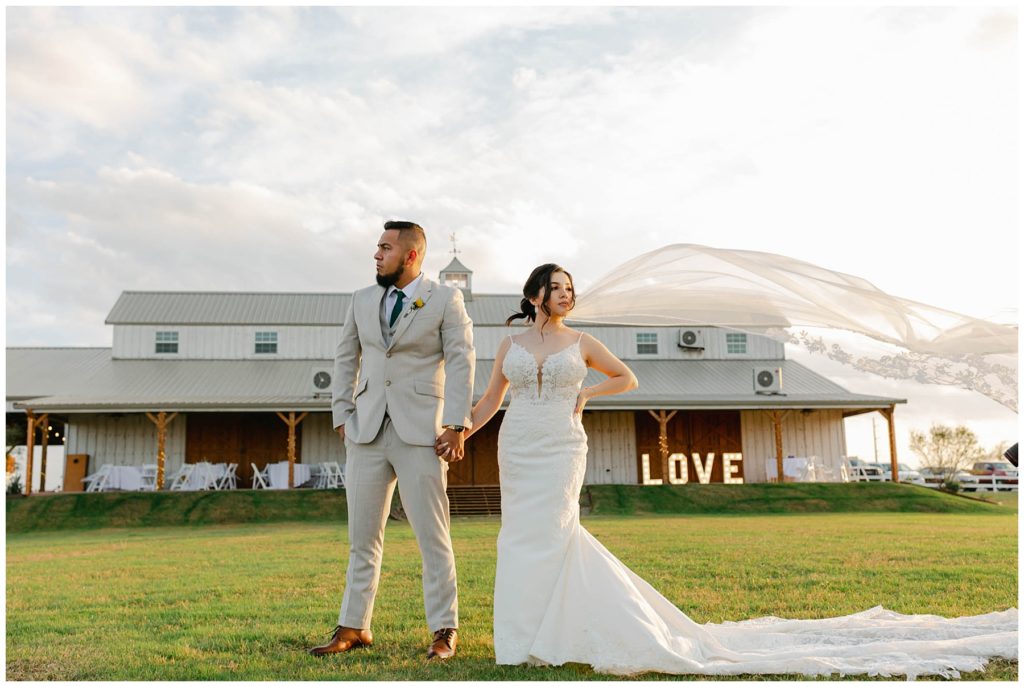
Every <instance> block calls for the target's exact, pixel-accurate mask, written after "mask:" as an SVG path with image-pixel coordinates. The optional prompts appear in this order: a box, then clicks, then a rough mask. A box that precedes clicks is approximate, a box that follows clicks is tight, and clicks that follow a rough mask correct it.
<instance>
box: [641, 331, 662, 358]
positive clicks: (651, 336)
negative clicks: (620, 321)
mask: <svg viewBox="0 0 1024 687" xmlns="http://www.w3.org/2000/svg"><path fill="white" fill-rule="evenodd" d="M636 352H637V354H651V353H653V354H657V353H658V335H657V334H656V333H654V332H637V335H636Z"/></svg>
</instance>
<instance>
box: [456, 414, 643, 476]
mask: <svg viewBox="0 0 1024 687" xmlns="http://www.w3.org/2000/svg"><path fill="white" fill-rule="evenodd" d="M634 418H635V416H634V415H633V413H632V412H630V411H594V412H584V413H583V429H584V430H586V432H587V472H586V475H585V476H584V478H583V482H584V484H636V483H637V482H639V479H638V478H637V473H636V427H635V424H634V422H635V421H634ZM471 441H472V440H471Z"/></svg>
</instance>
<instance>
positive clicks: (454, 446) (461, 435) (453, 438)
mask: <svg viewBox="0 0 1024 687" xmlns="http://www.w3.org/2000/svg"><path fill="white" fill-rule="evenodd" d="M465 439H466V438H465V432H456V431H455V430H453V429H446V430H444V431H443V432H441V436H439V437H438V438H437V439H436V440H435V441H434V453H436V454H437V456H438V458H440V459H441V460H443V461H445V462H448V463H457V462H459V461H460V460H462V459H463V457H464V456H465V454H466V447H465V444H466V441H465Z"/></svg>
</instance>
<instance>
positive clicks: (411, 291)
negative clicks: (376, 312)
mask: <svg viewBox="0 0 1024 687" xmlns="http://www.w3.org/2000/svg"><path fill="white" fill-rule="evenodd" d="M421 281H423V272H420V273H419V276H418V277H416V278H415V279H413V280H412V281H411V282H409V283H408V284H406V285H405V287H404V288H401V289H399V288H398V287H397V286H395V285H394V284H392V285H391V286H389V287H388V293H387V295H386V296H384V321H385V322H388V321H390V319H391V311H392V310H394V309H395V301H397V300H398V296H397V295H396V294H397V293H398V292H399V291H401V292H402V293H404V294H405V296H404V298H405V300H404V301H402V309H403V310H404V309H405V307H406V306H408V304H409V301H410V300H411V299H412V297H413V296H415V295H416V289H418V288H419V287H420V282H421ZM397 325H398V320H395V326H397Z"/></svg>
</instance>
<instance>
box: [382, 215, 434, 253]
mask: <svg viewBox="0 0 1024 687" xmlns="http://www.w3.org/2000/svg"><path fill="white" fill-rule="evenodd" d="M391 229H394V230H395V231H397V232H398V242H399V243H400V244H402V246H403V247H404V248H405V249H406V250H415V251H416V255H417V257H418V259H420V260H422V259H423V256H424V255H426V252H427V233H426V232H425V231H423V227H421V226H420V225H418V224H416V223H415V222H405V221H400V220H393V221H391V222H385V223H384V231H390V230H391Z"/></svg>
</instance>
